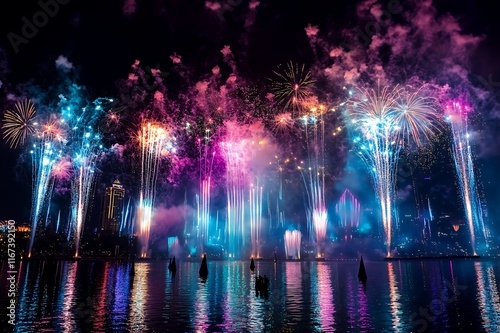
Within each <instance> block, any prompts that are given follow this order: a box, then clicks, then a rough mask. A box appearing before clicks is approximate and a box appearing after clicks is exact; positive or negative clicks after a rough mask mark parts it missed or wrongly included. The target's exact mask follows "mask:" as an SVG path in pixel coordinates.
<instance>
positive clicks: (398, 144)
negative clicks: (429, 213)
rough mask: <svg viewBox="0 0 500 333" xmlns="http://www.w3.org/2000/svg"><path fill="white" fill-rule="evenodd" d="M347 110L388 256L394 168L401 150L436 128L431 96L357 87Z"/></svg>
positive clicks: (390, 239)
mask: <svg viewBox="0 0 500 333" xmlns="http://www.w3.org/2000/svg"><path fill="white" fill-rule="evenodd" d="M358 90H359V92H357V93H354V94H353V96H352V99H351V103H352V104H351V107H349V108H348V111H347V112H346V118H347V119H346V122H347V123H348V124H349V126H350V128H351V129H352V130H353V131H354V132H355V133H357V136H355V138H354V140H353V143H354V144H355V146H356V149H357V154H358V155H359V157H360V158H361V159H362V160H363V161H364V162H365V165H366V166H367V168H368V170H369V171H370V175H371V177H372V180H373V184H374V187H375V192H376V195H377V197H378V200H379V204H380V211H381V216H382V218H381V220H382V225H383V230H384V237H385V243H386V246H387V256H388V257H390V256H391V241H392V233H393V229H392V227H393V223H394V210H395V182H396V170H397V164H398V161H399V156H400V153H401V151H402V150H403V149H404V148H405V146H406V145H408V144H409V140H413V141H414V142H415V143H417V144H421V143H422V141H421V139H420V137H421V136H424V137H428V136H429V135H431V134H432V131H433V130H435V129H436V125H435V124H434V121H435V120H436V119H437V112H436V109H435V108H434V107H433V104H432V101H431V98H430V97H425V96H418V95H415V94H418V93H419V90H417V92H415V93H413V92H411V91H409V90H408V88H402V87H394V88H391V87H388V86H386V87H380V86H378V87H376V88H370V89H363V88H360V89H358Z"/></svg>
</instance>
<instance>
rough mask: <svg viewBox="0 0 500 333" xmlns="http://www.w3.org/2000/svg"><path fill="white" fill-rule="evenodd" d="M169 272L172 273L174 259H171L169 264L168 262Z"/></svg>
mask: <svg viewBox="0 0 500 333" xmlns="http://www.w3.org/2000/svg"><path fill="white" fill-rule="evenodd" d="M168 270H169V271H171V270H172V258H170V259H169V262H168Z"/></svg>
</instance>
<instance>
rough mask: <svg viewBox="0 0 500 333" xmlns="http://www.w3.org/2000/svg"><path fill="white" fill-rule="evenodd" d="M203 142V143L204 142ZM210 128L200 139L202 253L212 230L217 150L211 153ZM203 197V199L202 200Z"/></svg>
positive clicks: (199, 209)
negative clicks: (214, 170)
mask: <svg viewBox="0 0 500 333" xmlns="http://www.w3.org/2000/svg"><path fill="white" fill-rule="evenodd" d="M202 142H203V143H202ZM209 142H210V129H208V128H207V129H206V130H205V136H204V137H203V140H202V139H198V145H199V163H200V165H199V171H200V177H199V184H200V197H199V199H198V200H197V202H198V230H197V236H198V245H199V247H200V249H201V253H204V252H205V250H206V246H207V245H208V242H209V231H210V193H211V179H212V169H213V163H214V157H215V152H212V153H210V147H209ZM200 199H201V200H200Z"/></svg>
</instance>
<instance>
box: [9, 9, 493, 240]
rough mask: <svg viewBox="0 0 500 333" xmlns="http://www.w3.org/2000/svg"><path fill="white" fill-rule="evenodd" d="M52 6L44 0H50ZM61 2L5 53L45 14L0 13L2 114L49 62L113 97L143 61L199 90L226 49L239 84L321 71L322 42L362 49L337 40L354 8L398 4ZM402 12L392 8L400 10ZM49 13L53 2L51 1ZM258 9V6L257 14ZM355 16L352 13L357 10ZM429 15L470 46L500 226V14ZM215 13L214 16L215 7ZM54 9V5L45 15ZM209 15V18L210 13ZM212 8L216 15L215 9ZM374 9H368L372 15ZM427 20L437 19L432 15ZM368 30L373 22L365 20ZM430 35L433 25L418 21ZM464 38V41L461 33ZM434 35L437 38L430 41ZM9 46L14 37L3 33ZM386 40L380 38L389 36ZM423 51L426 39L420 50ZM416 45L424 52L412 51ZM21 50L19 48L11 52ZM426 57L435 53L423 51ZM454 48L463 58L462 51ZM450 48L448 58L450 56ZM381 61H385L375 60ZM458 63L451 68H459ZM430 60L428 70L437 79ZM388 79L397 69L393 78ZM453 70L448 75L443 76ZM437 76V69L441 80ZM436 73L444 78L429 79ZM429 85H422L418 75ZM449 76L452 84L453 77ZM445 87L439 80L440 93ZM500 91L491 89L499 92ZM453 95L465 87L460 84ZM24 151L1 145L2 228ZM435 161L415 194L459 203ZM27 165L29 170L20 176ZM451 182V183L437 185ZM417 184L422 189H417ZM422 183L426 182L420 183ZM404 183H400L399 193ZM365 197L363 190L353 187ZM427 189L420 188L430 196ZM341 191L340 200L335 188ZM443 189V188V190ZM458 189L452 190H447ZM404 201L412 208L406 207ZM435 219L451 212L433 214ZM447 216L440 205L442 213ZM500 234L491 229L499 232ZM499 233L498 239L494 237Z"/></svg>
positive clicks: (26, 183) (482, 152)
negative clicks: (180, 72) (184, 70)
mask: <svg viewBox="0 0 500 333" xmlns="http://www.w3.org/2000/svg"><path fill="white" fill-rule="evenodd" d="M49 2H50V1H49ZM61 2H63V3H64V4H59V3H58V7H59V8H58V9H57V12H55V13H54V15H53V17H51V18H49V19H48V21H47V23H46V24H42V25H41V27H39V28H38V32H37V33H36V34H33V35H34V36H33V37H30V38H28V39H26V40H25V41H26V43H21V44H19V45H17V46H15V45H12V43H11V41H10V40H9V38H8V36H9V33H14V34H17V35H19V36H22V27H23V24H24V22H23V18H24V17H26V19H27V20H28V21H29V22H32V21H33V15H34V14H36V13H37V12H39V11H40V10H41V6H40V3H44V2H43V0H42V1H40V2H36V1H25V0H22V1H15V2H8V3H3V4H2V5H1V6H2V7H3V8H2V10H1V11H0V26H1V31H0V81H1V85H0V102H1V103H2V112H3V111H4V110H6V108H7V107H9V108H11V107H12V96H15V98H21V97H28V98H33V97H32V96H22V93H23V92H22V88H21V87H24V86H26V85H27V84H29V83H30V82H31V83H36V84H38V85H39V86H42V87H43V86H50V85H51V84H52V83H53V82H54V81H53V80H55V78H56V77H57V73H56V68H55V61H56V59H58V58H59V59H61V58H60V56H63V57H65V58H67V61H68V62H70V63H71V64H72V67H73V68H72V69H71V71H72V72H74V73H76V74H75V76H77V77H78V84H80V85H83V86H85V87H87V89H88V90H89V92H90V93H91V95H92V96H95V97H98V96H109V97H113V96H117V95H118V93H119V89H118V87H117V82H118V81H119V80H124V79H126V78H127V75H128V73H129V72H130V68H131V65H132V64H133V63H134V61H135V60H140V62H141V66H142V67H143V68H145V67H147V66H150V67H151V68H159V69H161V70H162V72H165V73H169V72H171V71H172V69H171V68H172V59H171V56H172V55H173V54H177V55H179V56H181V57H182V63H183V64H184V65H186V66H188V67H189V68H190V69H191V73H190V76H191V78H192V80H193V81H194V82H196V81H197V80H198V78H199V77H201V76H202V75H204V74H205V73H209V72H210V71H211V70H212V68H213V67H214V66H215V65H218V64H220V63H221V59H222V56H221V52H220V51H221V50H222V49H223V48H224V46H226V45H229V46H230V48H231V51H232V53H233V55H234V58H235V61H236V66H237V68H238V75H239V76H240V77H244V78H245V79H246V80H248V81H250V82H253V83H256V84H257V85H258V84H259V82H264V81H265V78H266V77H268V76H269V75H270V74H271V72H272V70H274V69H275V68H276V67H277V66H278V65H279V64H282V63H285V62H287V61H290V60H292V61H296V62H299V63H304V64H306V65H307V66H308V67H309V68H311V69H312V70H313V72H314V71H316V72H318V71H321V69H325V68H328V67H329V66H331V64H329V63H324V59H325V58H324V55H318V48H319V46H318V45H322V43H328V46H325V49H327V48H330V49H333V48H334V47H335V46H339V45H341V44H343V45H357V46H359V44H360V43H362V40H357V41H356V40H353V39H349V38H348V36H349V35H348V34H345V33H344V32H345V31H346V30H347V29H350V30H351V31H354V30H355V29H356V28H360V27H361V28H363V27H365V24H366V22H367V20H366V18H364V21H363V20H361V19H360V18H359V16H358V15H357V14H356V11H357V8H358V9H359V8H360V7H363V6H364V7H366V6H368V8H370V7H372V6H373V5H374V4H376V3H378V4H381V8H387V6H388V4H389V3H393V4H394V1H389V2H388V1H379V2H377V1H365V2H360V1H356V2H355V1H329V0H322V1H320V0H307V1H284V0H273V1H265V0H262V1H260V3H259V4H258V6H257V7H256V8H255V9H254V10H250V9H249V1H246V0H221V1H220V2H217V1H214V2H205V1H197V0H194V1H182V0H174V1H166V0H165V1H160V0H152V1H140V0H119V1H105V3H104V2H102V1H81V0H67V1H61ZM396 2H397V1H396ZM50 3H53V2H50ZM400 3H401V5H402V6H403V9H402V12H401V14H396V15H394V16H393V17H391V18H390V23H389V25H391V26H394V25H397V24H399V23H400V22H402V21H404V20H411V19H409V17H417V15H416V14H415V15H414V14H412V13H413V12H415V13H416V12H417V9H418V8H417V7H419V6H420V7H423V6H429V7H427V8H432V7H430V6H431V5H430V3H431V2H429V1H424V2H420V1H401V2H400ZM255 4H256V3H254V5H255ZM358 6H359V7H358ZM432 6H434V8H435V17H436V19H437V20H442V19H443V18H444V17H447V16H449V17H453V18H455V19H456V20H455V22H458V24H459V28H457V29H458V31H459V32H457V35H459V36H469V35H472V36H476V37H478V39H477V41H476V42H474V44H475V46H474V47H473V48H470V50H468V51H467V52H466V54H451V55H450V57H453V58H454V59H460V61H461V64H460V65H461V67H462V68H463V69H464V70H465V71H466V72H467V73H466V77H467V78H468V80H469V86H473V87H476V88H478V89H479V90H482V91H484V92H486V93H484V94H483V95H482V97H481V99H480V101H479V102H477V105H479V106H480V109H479V110H477V112H476V113H479V114H480V116H478V117H477V118H479V120H478V121H477V122H476V123H475V124H476V126H477V127H476V130H477V133H478V135H477V142H476V143H475V144H476V145H477V146H476V148H477V156H478V160H477V165H478V167H479V169H480V171H481V172H480V174H481V177H482V179H481V180H482V184H483V185H484V194H485V197H486V202H487V203H488V210H489V213H490V220H493V221H494V220H496V221H498V219H499V218H500V209H499V208H498V207H499V205H498V203H499V202H500V191H499V190H498V185H497V184H496V183H497V182H496V179H497V177H498V171H497V170H498V169H499V168H500V144H499V141H498V138H497V134H498V130H499V129H500V112H499V109H498V98H497V95H498V90H500V62H498V57H497V55H498V51H499V45H500V22H499V20H498V11H497V10H496V7H495V4H494V2H491V1H472V0H470V1H453V2H450V1H435V2H433V4H432ZM210 7H212V9H211V8H210ZM51 8H54V7H51ZM213 8H215V10H213ZM217 8H219V9H217ZM372 8H373V7H372ZM433 10H434V9H433ZM369 21H370V20H369V19H368V22H369ZM420 23H421V24H422V25H423V26H425V25H429V26H433V23H432V22H430V23H429V22H420ZM309 25H311V26H313V27H314V26H317V27H318V29H319V31H320V32H319V35H318V36H320V37H321V40H322V41H317V42H316V44H314V45H315V46H314V47H312V46H311V44H313V42H311V38H309V37H308V35H307V33H306V27H308V26H309ZM460 30H461V31H460ZM435 34H440V32H439V31H435ZM10 36H11V37H12V34H11V35H10ZM386 37H387V36H386ZM421 43H425V41H421ZM416 47H419V46H416ZM16 48H17V50H16ZM429 49H430V50H432V48H429ZM429 49H427V52H426V54H425V55H421V54H419V53H418V52H415V53H414V56H413V57H411V59H410V60H408V63H410V62H411V63H412V64H415V65H414V66H407V63H406V62H404V63H402V64H401V73H402V72H405V75H408V76H411V74H412V73H408V72H409V71H411V70H412V69H415V68H416V71H420V72H419V73H413V74H421V73H423V74H422V76H424V79H425V80H429V73H424V72H425V71H424V70H422V68H425V66H426V64H425V62H426V61H429V59H432V56H430V58H426V56H429V51H428V50H429ZM457 50H462V51H463V49H460V48H457ZM454 51H455V50H453V49H449V52H450V53H452V52H454ZM445 52H446V50H442V49H440V45H436V55H435V56H436V57H437V58H440V57H441V58H442V57H446V56H447V55H446V54H445ZM381 57H382V58H383V57H384V54H383V52H382V54H381ZM455 63H456V62H455ZM433 65H434V64H432V63H431V62H429V71H432V66H433ZM393 71H394V70H393ZM450 71H451V69H450ZM443 72H444V70H443ZM435 74H436V75H440V73H438V72H436V73H435ZM426 75H427V77H425V76H426ZM451 77H452V76H450V78H451ZM445 80H447V77H442V78H440V79H437V81H440V82H439V83H440V84H442V82H443V81H445ZM497 82H498V83H497ZM165 84H166V86H167V87H169V89H171V90H172V91H175V89H176V84H177V82H175V80H174V79H172V80H171V81H169V78H168V77H167V79H166V83H165ZM449 84H450V85H451V86H460V85H461V84H460V82H457V79H456V77H455V78H451V79H450V82H449ZM20 152H21V148H19V149H15V150H12V149H10V148H9V147H8V146H7V145H6V144H5V143H4V142H3V141H2V143H1V144H0V161H1V162H0V168H1V172H0V218H1V219H16V220H20V221H28V219H29V210H30V202H31V188H30V174H29V163H26V162H22V161H19V159H18V157H19V156H20ZM437 155H438V157H437V158H436V163H435V164H434V165H433V166H432V167H431V168H430V169H429V170H420V171H419V172H417V173H416V175H417V177H421V179H423V178H425V177H430V178H431V180H432V179H434V178H435V177H437V178H440V177H441V179H445V178H446V177H448V182H449V186H444V185H442V184H438V183H433V184H431V185H427V184H423V183H422V184H421V185H420V187H421V191H427V192H429V191H431V192H432V191H434V192H440V191H441V192H443V191H445V190H449V189H450V188H452V193H451V195H452V196H453V197H454V200H456V202H458V195H457V192H456V189H455V188H454V185H453V184H454V178H453V177H454V176H453V171H454V167H453V165H451V164H449V159H447V157H446V154H445V153H442V154H437ZM26 165H28V168H27V167H26ZM443 175H446V176H443ZM349 177H354V178H356V177H358V175H357V174H356V175H355V176H352V175H351V176H345V175H340V177H339V182H338V183H339V184H348V183H349ZM417 181H418V180H417ZM422 182H423V180H422ZM402 185H404V184H402ZM360 186H361V188H363V187H365V188H366V189H367V191H368V192H370V191H369V189H370V188H371V187H370V185H367V184H363V185H360ZM426 186H427V187H428V188H426V189H425V187H426ZM341 187H342V186H341V185H338V186H336V187H335V188H336V191H340V190H341ZM440 189H441V190H440ZM453 191H455V192H453ZM410 201H411V200H410ZM437 205H438V209H439V208H441V209H442V210H446V209H449V207H439V204H437ZM443 206H445V205H444V204H443ZM495 229H496V230H498V223H497V225H496V227H495ZM499 231H500V230H499Z"/></svg>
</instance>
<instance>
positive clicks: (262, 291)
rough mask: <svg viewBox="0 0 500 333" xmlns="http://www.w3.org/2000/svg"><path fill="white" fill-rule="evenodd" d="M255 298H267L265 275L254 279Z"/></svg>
mask: <svg viewBox="0 0 500 333" xmlns="http://www.w3.org/2000/svg"><path fill="white" fill-rule="evenodd" d="M255 296H257V297H259V296H261V297H264V298H265V299H268V298H269V279H268V278H267V276H266V275H264V277H262V276H261V275H259V276H256V277H255Z"/></svg>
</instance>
